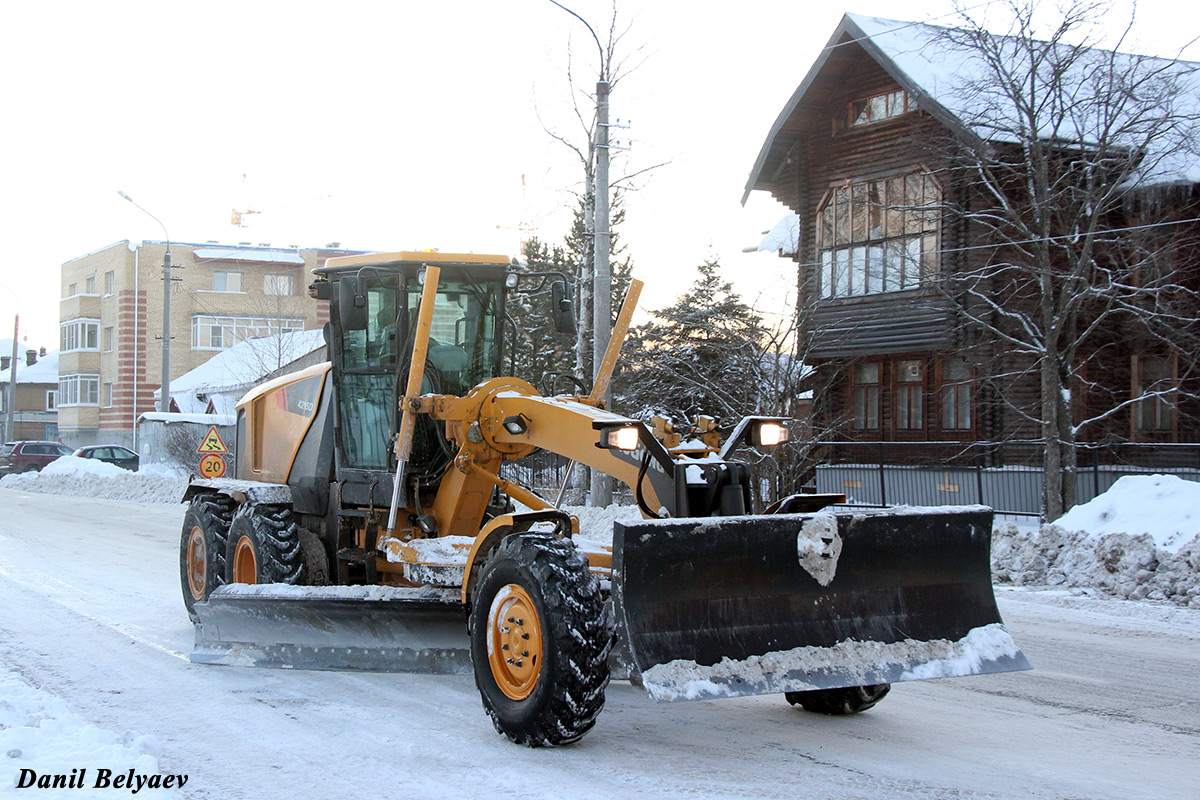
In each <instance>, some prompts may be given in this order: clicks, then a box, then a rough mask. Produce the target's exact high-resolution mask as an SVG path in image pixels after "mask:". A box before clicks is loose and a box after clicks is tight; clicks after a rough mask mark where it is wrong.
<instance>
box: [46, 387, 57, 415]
mask: <svg viewBox="0 0 1200 800" xmlns="http://www.w3.org/2000/svg"><path fill="white" fill-rule="evenodd" d="M56 408H58V390H57V389H47V390H46V410H47V411H53V410H54V409H56Z"/></svg>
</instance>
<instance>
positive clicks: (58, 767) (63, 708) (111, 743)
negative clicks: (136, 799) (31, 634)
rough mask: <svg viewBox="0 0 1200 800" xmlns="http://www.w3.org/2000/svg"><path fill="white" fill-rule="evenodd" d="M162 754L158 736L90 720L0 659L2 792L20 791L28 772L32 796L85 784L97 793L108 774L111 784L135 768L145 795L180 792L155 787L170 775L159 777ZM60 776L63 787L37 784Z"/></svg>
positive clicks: (70, 793) (41, 798)
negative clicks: (110, 728) (116, 729)
mask: <svg viewBox="0 0 1200 800" xmlns="http://www.w3.org/2000/svg"><path fill="white" fill-rule="evenodd" d="M158 756H159V746H158V742H157V740H155V739H154V737H152V736H140V735H138V734H137V733H135V732H133V731H125V732H124V733H122V734H120V735H117V734H115V733H113V732H112V731H107V730H102V729H100V728H97V727H96V726H95V725H90V724H88V723H86V722H84V721H83V720H81V719H80V718H79V717H78V716H77V715H76V714H75V713H74V712H73V711H71V709H70V708H68V707H67V705H66V704H65V703H64V702H63V701H62V700H60V699H58V698H57V697H54V696H53V695H51V694H48V693H46V692H44V691H42V690H41V689H37V688H35V687H33V686H30V685H29V684H28V683H26V682H25V681H23V680H21V678H20V677H18V676H17V675H16V674H14V673H13V672H11V671H9V670H8V669H7V668H5V667H4V666H3V665H2V664H0V763H3V765H4V769H3V771H0V793H4V794H7V793H8V792H9V791H13V792H15V791H16V787H17V786H18V784H19V783H20V782H21V781H22V778H24V781H25V788H33V789H34V792H33V794H31V795H30V796H31V797H32V796H35V795H36V797H37V798H38V800H51V798H68V797H78V796H80V795H79V794H78V792H77V790H78V789H80V788H82V789H85V792H84V794H83V795H82V796H84V797H88V796H92V795H90V794H88V793H87V791H86V790H87V789H95V788H96V787H97V786H100V787H101V788H104V786H105V785H104V781H105V780H108V781H110V783H109V784H108V786H107V788H113V784H112V781H115V780H117V779H121V780H122V781H124V779H125V778H126V776H128V775H129V774H130V770H132V771H133V775H134V781H133V783H134V786H136V785H137V782H138V780H139V779H144V781H143V782H142V789H140V790H138V791H137V794H138V795H139V796H140V795H142V794H143V792H144V793H146V794H149V795H150V796H151V797H178V796H179V795H178V793H177V792H175V791H173V790H165V789H151V788H150V786H152V785H154V784H157V783H161V782H162V780H163V779H164V778H165V777H167V776H163V777H159V771H158V770H159V766H158ZM106 773H107V774H106ZM55 776H63V779H62V780H60V782H59V788H57V789H54V788H41V789H39V788H37V787H38V785H39V784H38V781H39V780H42V781H45V782H46V784H45V785H53V782H54V777H55ZM170 777H172V778H175V776H170ZM31 781H32V782H33V784H32V786H30V785H29V784H30V782H31ZM72 781H73V783H72ZM172 783H178V780H177V779H176V780H173V781H172ZM69 786H73V787H74V788H68V787H69ZM125 793H126V792H125V791H120V790H118V792H117V794H118V795H123V794H125Z"/></svg>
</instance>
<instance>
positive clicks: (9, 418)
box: [4, 314, 21, 442]
mask: <svg viewBox="0 0 1200 800" xmlns="http://www.w3.org/2000/svg"><path fill="white" fill-rule="evenodd" d="M20 322H21V315H20V314H14V315H13V351H12V361H10V362H8V366H9V372H8V404H7V405H8V412H7V413H6V414H5V417H4V438H5V439H7V440H8V441H10V442H12V441H16V439H17V435H16V432H15V431H14V430H13V428H14V427H15V426H16V424H17V413H16V410H17V330H18V328H20Z"/></svg>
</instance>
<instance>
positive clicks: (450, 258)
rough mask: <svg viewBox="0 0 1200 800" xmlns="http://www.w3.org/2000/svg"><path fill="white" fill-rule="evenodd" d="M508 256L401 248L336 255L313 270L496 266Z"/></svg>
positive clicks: (324, 271)
mask: <svg viewBox="0 0 1200 800" xmlns="http://www.w3.org/2000/svg"><path fill="white" fill-rule="evenodd" d="M509 263H511V262H510V259H509V257H508V256H501V255H489V254H486V253H437V252H432V251H421V250H401V251H399V252H395V253H367V254H364V255H359V256H338V257H337V258H331V259H329V260H327V261H326V262H325V266H323V267H318V268H317V269H315V270H313V272H315V273H318V274H324V273H329V272H340V271H342V270H345V269H347V268H350V267H362V266H368V265H383V264H438V265H445V264H469V265H471V266H479V265H487V264H492V265H495V266H498V267H506V266H508V265H509Z"/></svg>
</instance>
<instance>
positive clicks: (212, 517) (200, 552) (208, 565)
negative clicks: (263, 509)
mask: <svg viewBox="0 0 1200 800" xmlns="http://www.w3.org/2000/svg"><path fill="white" fill-rule="evenodd" d="M235 505H236V503H235V502H234V501H233V499H232V498H229V497H226V496H225V495H221V494H200V495H196V496H195V497H193V498H192V502H191V504H190V505H189V506H188V510H187V513H186V514H184V516H183V536H182V538H181V539H180V542H179V582H180V584H181V586H182V587H183V605H184V607H185V608H187V613H188V617H190V618H191V620H192V621H193V622H195V621H196V619H197V617H196V612H195V605H196V603H199V602H202V601H204V600H207V599H208V596H209V595H210V594H212V592H213V590H214V589H216V588H217V587H218V586H221V585H222V584H224V583H225V549H226V540H227V539H228V537H229V525H230V522H231V520H232V519H233V509H234V506H235Z"/></svg>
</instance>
